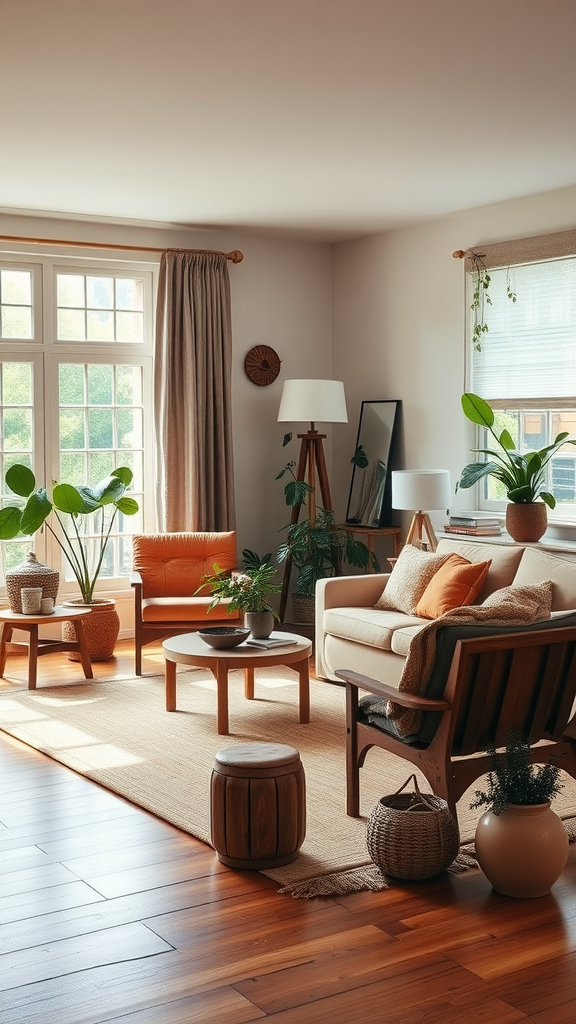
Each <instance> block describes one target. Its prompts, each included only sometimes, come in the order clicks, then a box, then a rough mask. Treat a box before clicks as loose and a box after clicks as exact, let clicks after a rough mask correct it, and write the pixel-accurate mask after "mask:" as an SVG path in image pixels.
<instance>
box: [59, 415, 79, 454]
mask: <svg viewBox="0 0 576 1024" xmlns="http://www.w3.org/2000/svg"><path fill="white" fill-rule="evenodd" d="M84 447H85V423H84V412H83V411H82V410H81V409H61V410H60V448H61V449H63V450H64V451H65V450H66V449H67V448H84Z"/></svg>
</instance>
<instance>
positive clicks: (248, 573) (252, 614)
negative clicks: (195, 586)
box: [200, 548, 282, 640]
mask: <svg viewBox="0 0 576 1024" xmlns="http://www.w3.org/2000/svg"><path fill="white" fill-rule="evenodd" d="M271 557H272V555H271V552H269V553H268V554H266V555H264V556H263V557H262V558H260V557H259V556H258V555H257V554H256V552H255V551H250V550H249V549H248V548H245V549H244V551H243V552H242V558H243V559H244V571H243V572H223V571H222V570H221V569H220V568H219V567H218V566H217V565H215V566H214V573H213V574H212V575H207V576H204V577H203V581H202V586H201V588H200V589H202V590H203V589H204V588H205V587H209V588H210V590H211V592H212V594H213V595H214V600H213V601H212V602H211V603H210V605H209V606H208V611H210V609H212V608H214V607H215V606H216V605H217V604H220V602H222V601H227V603H228V612H229V613H231V612H235V611H243V612H244V621H245V624H246V626H247V627H248V628H249V629H250V632H251V633H252V636H253V637H254V638H255V639H259V640H263V639H266V638H267V637H269V636H270V633H271V632H272V630H273V629H274V620H275V619H278V618H279V616H278V612H277V611H276V609H275V608H273V607H272V605H271V604H270V603H269V601H268V595H269V594H277V593H279V592H280V591H281V589H282V585H281V584H280V583H278V582H277V581H276V579H275V577H276V573H277V570H276V568H275V566H274V565H272V562H271V561H270V559H271Z"/></svg>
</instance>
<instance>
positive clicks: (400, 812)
mask: <svg viewBox="0 0 576 1024" xmlns="http://www.w3.org/2000/svg"><path fill="white" fill-rule="evenodd" d="M411 782H412V783H413V786H414V791H413V792H403V790H405V789H406V787H407V786H408V785H409V783H411ZM366 843H367V846H368V853H369V854H370V857H371V858H372V860H373V861H374V863H375V864H376V866H377V867H378V868H380V871H381V872H382V874H383V875H390V876H391V877H392V878H400V879H405V880H407V881H416V880H420V881H421V880H423V879H425V878H433V877H434V875H438V874H440V872H441V871H445V870H446V868H447V867H448V866H449V864H451V863H452V861H453V860H454V858H455V857H456V855H457V853H458V848H459V845H460V834H459V831H458V823H457V822H456V820H455V819H454V817H453V816H452V814H451V813H450V811H449V810H448V804H447V803H446V801H445V800H442V798H441V797H439V796H433V794H431V793H421V792H420V790H419V788H418V780H417V779H416V776H415V775H410V776H409V778H407V779H406V782H404V783H403V785H402V786H400V788H399V789H397V790H396V792H395V793H393V794H392V795H391V796H383V797H381V799H380V800H379V801H378V803H377V804H376V806H375V807H374V809H373V810H372V813H371V814H370V817H369V818H368V825H367V829H366Z"/></svg>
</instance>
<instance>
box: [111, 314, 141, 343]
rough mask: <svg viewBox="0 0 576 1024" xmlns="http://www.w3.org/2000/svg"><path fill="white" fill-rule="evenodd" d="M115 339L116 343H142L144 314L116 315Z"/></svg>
mask: <svg viewBox="0 0 576 1024" xmlns="http://www.w3.org/2000/svg"><path fill="white" fill-rule="evenodd" d="M116 339H117V340H118V341H126V342H135V341H144V314H143V313H117V314H116Z"/></svg>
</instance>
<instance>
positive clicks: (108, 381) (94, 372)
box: [88, 365, 114, 405]
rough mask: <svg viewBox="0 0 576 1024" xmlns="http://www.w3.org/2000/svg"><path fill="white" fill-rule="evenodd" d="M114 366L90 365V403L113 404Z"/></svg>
mask: <svg viewBox="0 0 576 1024" xmlns="http://www.w3.org/2000/svg"><path fill="white" fill-rule="evenodd" d="M113 382H114V367H113V366H99V365H91V366H89V367H88V405H112V400H113V396H114V392H113Z"/></svg>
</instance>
